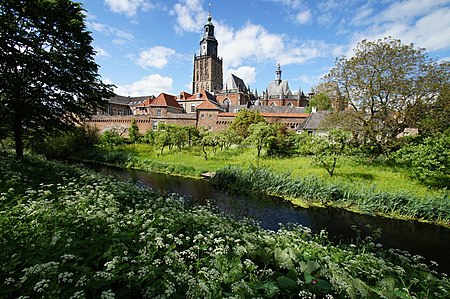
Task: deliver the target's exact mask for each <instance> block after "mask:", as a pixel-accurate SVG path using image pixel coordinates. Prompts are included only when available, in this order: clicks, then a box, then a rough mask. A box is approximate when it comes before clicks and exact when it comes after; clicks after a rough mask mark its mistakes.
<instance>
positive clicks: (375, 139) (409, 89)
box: [326, 37, 448, 157]
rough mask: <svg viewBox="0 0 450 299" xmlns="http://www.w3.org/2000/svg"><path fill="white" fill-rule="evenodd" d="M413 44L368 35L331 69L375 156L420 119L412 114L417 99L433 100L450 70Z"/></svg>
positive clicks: (365, 140) (333, 80)
mask: <svg viewBox="0 0 450 299" xmlns="http://www.w3.org/2000/svg"><path fill="white" fill-rule="evenodd" d="M443 71H444V69H443V68H441V67H439V65H438V64H437V63H436V62H435V61H434V60H432V59H430V58H428V57H427V56H426V54H425V53H424V49H420V48H419V49H416V48H414V47H413V45H412V44H410V45H403V44H402V43H401V42H400V40H396V39H393V38H390V37H389V38H385V39H384V40H377V41H374V42H371V41H367V40H363V41H361V42H360V43H359V44H358V45H357V47H356V49H355V54H354V56H353V57H351V58H349V59H347V58H346V57H342V58H340V59H338V60H337V61H336V65H335V67H334V68H333V69H332V70H331V71H330V73H329V74H328V75H327V77H326V78H327V79H328V81H330V82H334V83H335V84H337V85H338V87H339V89H340V92H341V93H342V95H343V96H344V97H345V98H346V99H347V100H348V102H349V105H350V106H351V107H352V108H353V109H354V110H355V111H356V112H358V113H356V114H354V116H356V117H355V118H354V121H355V122H354V126H355V127H359V128H361V132H360V133H361V134H362V140H363V141H364V142H365V143H366V144H368V145H369V146H371V147H372V148H373V157H376V156H378V155H380V154H382V153H386V154H387V153H389V149H390V146H391V144H392V143H393V141H395V138H396V136H397V135H398V134H399V133H401V132H402V131H403V130H404V129H405V128H406V127H414V126H416V125H417V119H416V118H409V117H408V116H409V115H410V114H409V113H408V111H410V110H411V109H412V108H413V107H415V106H416V105H417V104H418V103H425V104H428V103H429V102H430V101H432V100H433V99H434V98H435V97H436V96H437V95H438V94H439V93H440V90H441V88H442V86H443V83H444V82H445V81H448V74H447V75H446V74H445V73H443Z"/></svg>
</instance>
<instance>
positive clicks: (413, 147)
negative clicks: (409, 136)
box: [394, 130, 450, 188]
mask: <svg viewBox="0 0 450 299" xmlns="http://www.w3.org/2000/svg"><path fill="white" fill-rule="evenodd" d="M394 158H395V160H396V161H397V162H398V163H401V164H404V165H406V166H407V167H408V168H409V173H410V175H411V176H412V177H414V178H416V179H418V180H420V181H421V182H423V183H425V184H428V185H431V186H438V187H441V188H444V187H446V188H448V187H450V186H449V182H450V177H449V174H450V130H448V131H447V132H445V133H438V134H436V135H434V136H430V137H427V138H425V139H424V140H423V141H422V142H420V143H418V144H408V145H405V146H403V147H402V148H401V149H400V150H398V151H397V152H395V154H394Z"/></svg>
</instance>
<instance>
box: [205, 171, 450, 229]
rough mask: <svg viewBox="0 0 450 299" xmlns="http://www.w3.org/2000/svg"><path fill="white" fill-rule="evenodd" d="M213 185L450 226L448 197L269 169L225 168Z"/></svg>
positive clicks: (219, 172)
mask: <svg viewBox="0 0 450 299" xmlns="http://www.w3.org/2000/svg"><path fill="white" fill-rule="evenodd" d="M212 183H213V184H214V185H215V186H217V187H219V188H223V189H226V190H231V191H234V192H249V193H255V192H262V193H267V194H271V195H278V196H281V197H290V198H300V199H302V200H304V201H306V202H312V203H319V204H322V205H331V204H332V205H334V206H336V207H341V208H347V209H349V208H356V209H357V210H359V211H362V212H364V213H367V214H377V213H379V214H387V215H396V216H400V217H407V218H411V219H420V220H424V221H429V222H435V223H441V224H444V225H450V198H449V195H448V193H444V192H443V193H440V194H439V195H433V196H424V197H420V198H419V197H417V196H415V195H413V194H410V193H408V192H396V193H393V192H392V193H391V192H385V191H375V190H373V188H363V187H360V188H355V186H347V185H344V184H333V183H327V182H324V181H323V180H321V179H319V178H317V177H314V176H309V177H292V176H291V175H290V174H288V173H285V174H274V173H271V172H270V171H269V170H267V169H263V168H256V167H249V168H246V169H242V168H240V167H236V166H228V167H225V168H222V169H221V170H219V171H218V172H217V173H216V176H215V177H214V178H213V179H212Z"/></svg>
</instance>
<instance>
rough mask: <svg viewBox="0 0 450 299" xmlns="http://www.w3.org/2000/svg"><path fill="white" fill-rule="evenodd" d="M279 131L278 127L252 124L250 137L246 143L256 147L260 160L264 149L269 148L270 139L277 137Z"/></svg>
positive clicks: (260, 123)
mask: <svg viewBox="0 0 450 299" xmlns="http://www.w3.org/2000/svg"><path fill="white" fill-rule="evenodd" d="M277 129H278V128H277V127H276V126H274V125H269V124H267V123H265V122H259V123H256V124H251V125H250V127H249V128H248V131H249V132H250V135H249V136H248V137H247V138H246V142H248V143H250V144H252V145H255V146H256V149H257V156H258V158H259V157H260V156H261V151H262V149H263V148H264V147H265V146H267V142H268V139H269V137H273V136H276V135H277Z"/></svg>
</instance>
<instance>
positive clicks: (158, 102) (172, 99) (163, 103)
mask: <svg viewBox="0 0 450 299" xmlns="http://www.w3.org/2000/svg"><path fill="white" fill-rule="evenodd" d="M146 104H147V102H146ZM148 106H158V107H168V106H170V107H176V108H180V109H181V106H180V105H179V104H178V101H177V97H176V96H173V95H170V94H167V93H161V94H160V95H159V96H158V97H157V98H156V99H153V100H151V101H150V103H149V105H148Z"/></svg>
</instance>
